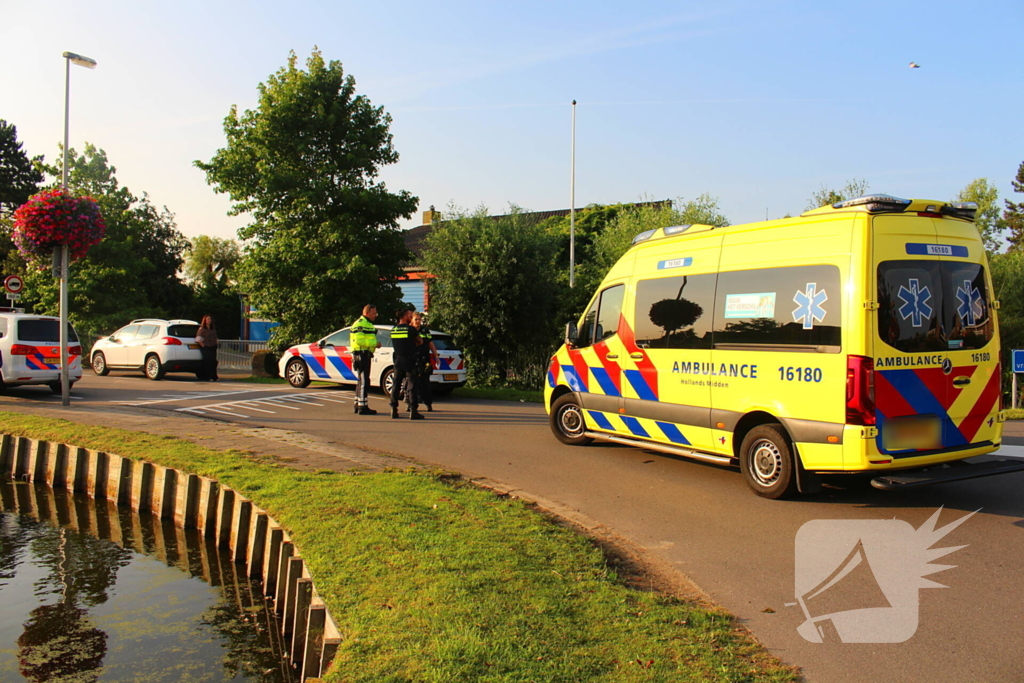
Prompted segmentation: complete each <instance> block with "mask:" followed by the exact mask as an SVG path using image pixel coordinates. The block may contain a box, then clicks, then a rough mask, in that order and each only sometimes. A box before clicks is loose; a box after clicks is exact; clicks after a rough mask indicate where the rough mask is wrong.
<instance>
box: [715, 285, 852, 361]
mask: <svg viewBox="0 0 1024 683" xmlns="http://www.w3.org/2000/svg"><path fill="white" fill-rule="evenodd" d="M841 301H842V289H841V288H840V286H839V268H837V267H836V266H828V265H820V266H792V267H789V268H758V269H754V270H736V271H729V272H724V273H720V274H719V275H718V288H717V290H716V292H715V331H714V335H715V348H716V349H718V348H723V349H727V348H739V347H750V346H757V347H762V348H764V349H765V350H779V351H786V350H790V349H793V348H794V347H804V348H805V349H806V350H812V349H813V350H817V351H823V352H825V353H839V352H840V350H841V346H842V325H841V321H842V316H841V308H840V302H841ZM773 347H774V348H773Z"/></svg>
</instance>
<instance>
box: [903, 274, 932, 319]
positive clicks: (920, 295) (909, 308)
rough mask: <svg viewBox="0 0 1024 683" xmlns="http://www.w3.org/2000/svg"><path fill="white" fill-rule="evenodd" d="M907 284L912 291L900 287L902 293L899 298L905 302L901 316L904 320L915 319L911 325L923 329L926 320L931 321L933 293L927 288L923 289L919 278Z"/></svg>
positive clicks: (912, 279) (911, 279)
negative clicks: (930, 304)
mask: <svg viewBox="0 0 1024 683" xmlns="http://www.w3.org/2000/svg"><path fill="white" fill-rule="evenodd" d="M907 284H909V285H910V289H907V288H906V287H904V286H903V285H900V291H899V292H898V293H897V296H898V297H899V298H900V299H902V300H903V305H902V306H900V315H901V316H903V319H904V320H906V319H907V318H913V319H912V320H911V321H910V324H911V325H913V326H914V327H921V325H923V324H924V321H925V320H930V319H931V317H932V307H931V306H929V305H928V301H929V299H931V298H932V293H931V291H929V289H928V288H927V287H921V286H920V283H919V282H918V280H917V278H910V282H908V283H907Z"/></svg>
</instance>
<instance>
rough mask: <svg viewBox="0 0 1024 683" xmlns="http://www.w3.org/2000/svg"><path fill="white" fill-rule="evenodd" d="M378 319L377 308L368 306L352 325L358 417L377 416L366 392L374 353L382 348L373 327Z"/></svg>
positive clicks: (356, 410)
mask: <svg viewBox="0 0 1024 683" xmlns="http://www.w3.org/2000/svg"><path fill="white" fill-rule="evenodd" d="M376 319H377V307H376V306H374V305H373V304H366V305H365V306H363V315H362V316H361V317H360V318H359V320H357V321H355V322H354V323H352V331H351V336H350V343H351V345H352V368H353V369H354V370H355V371H356V400H355V403H354V404H353V411H354V412H355V413H356V414H358V415H376V414H377V411H376V410H374V409H372V408H370V406H369V404H368V403H367V401H366V392H367V390H368V389H369V388H370V362H371V361H372V360H373V352H374V351H376V350H377V348H378V347H380V342H378V341H377V328H376V327H374V325H373V321H374V320H376Z"/></svg>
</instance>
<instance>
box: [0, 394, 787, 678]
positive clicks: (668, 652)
mask: <svg viewBox="0 0 1024 683" xmlns="http://www.w3.org/2000/svg"><path fill="white" fill-rule="evenodd" d="M0 430H2V431H3V432H6V433H9V434H16V435H21V436H29V437H32V438H36V439H45V440H52V441H60V442H64V443H71V444H75V445H78V446H85V447H88V448H94V449H98V450H103V451H107V452H111V453H117V454H119V455H122V456H127V457H133V458H139V459H145V460H149V461H151V462H155V463H159V464H161V465H165V466H168V467H174V468H178V469H181V470H185V471H189V472H194V473H198V474H201V475H204V476H208V477H213V478H216V479H218V480H219V481H220V482H222V483H223V484H225V485H227V486H230V487H231V488H233V489H235V490H237V491H238V492H239V493H241V494H242V495H244V496H245V497H247V498H249V499H251V500H252V501H253V502H254V503H255V504H256V505H259V506H260V507H262V508H264V509H265V510H267V511H268V512H269V513H270V514H271V515H272V516H273V517H274V518H275V519H277V520H278V522H280V523H281V524H282V525H283V526H285V527H286V528H287V529H288V531H289V533H290V534H291V535H292V538H293V540H294V542H295V543H296V545H297V547H298V548H300V549H301V552H302V555H303V557H304V558H305V560H306V562H307V563H308V566H309V569H310V571H311V573H312V575H313V576H314V577H315V580H316V585H317V590H318V591H319V593H320V594H321V596H322V597H323V599H324V601H325V602H326V603H327V605H328V607H329V609H330V610H331V613H332V614H333V615H334V617H335V619H336V620H338V622H339V623H338V626H339V628H340V630H341V632H342V635H343V638H344V642H343V643H342V646H341V648H340V650H339V651H338V655H337V657H336V659H335V661H334V665H333V666H332V669H331V672H330V673H329V674H328V675H327V676H326V680H328V681H345V682H352V683H355V682H364V681H365V682H366V683H369V682H371V681H372V682H373V683H381V682H392V683H398V682H400V681H401V682H407V681H424V682H431V683H442V682H444V683H448V682H450V681H487V682H489V683H498V682H501V683H506V682H508V683H512V682H515V683H526V682H528V681H545V682H549V683H553V682H565V683H568V682H570V681H573V682H579V681H587V682H602V683H612V682H614V683H632V682H639V681H645V682H655V681H659V682H660V681H665V682H668V681H792V680H796V673H795V672H794V670H793V669H791V668H790V667H788V666H786V665H784V664H782V663H780V662H779V661H778V660H776V659H775V658H773V657H772V656H770V655H768V654H767V653H766V652H765V651H764V650H763V649H762V648H761V647H760V646H759V645H757V644H756V643H755V642H754V641H753V640H752V639H751V638H750V637H749V636H748V635H747V634H746V632H744V631H742V630H741V629H740V628H738V627H737V626H736V624H735V622H734V620H733V619H732V617H731V616H730V615H728V614H726V613H724V612H722V611H718V610H714V609H706V608H703V607H698V606H694V605H692V604H688V603H684V602H682V601H680V600H678V599H674V598H671V597H665V596H660V595H656V594H653V593H646V592H641V591H637V590H634V589H631V588H628V587H626V586H625V585H623V584H622V582H621V581H620V580H619V579H618V577H617V576H616V575H615V573H614V571H613V570H612V569H610V567H609V564H608V562H607V561H606V559H605V557H604V555H603V554H602V553H601V551H600V550H598V549H597V548H596V546H595V545H594V544H593V543H592V542H591V541H590V540H588V539H586V538H585V537H583V536H580V535H579V534H577V533H574V532H573V531H571V530H568V529H565V528H563V527H561V526H559V525H558V524H556V523H554V522H553V521H551V520H549V519H547V518H546V517H544V516H542V515H540V514H538V513H537V512H535V511H533V510H532V509H530V508H529V507H528V506H527V505H525V504H524V503H522V502H521V501H517V500H510V499H503V498H498V497H496V496H494V495H493V494H491V493H489V492H486V491H482V490H480V489H477V488H475V487H473V486H471V485H468V484H466V483H464V482H463V481H462V480H460V479H458V478H456V477H451V476H446V475H444V474H442V473H438V472H435V473H423V472H412V471H390V472H381V473H374V474H365V473H364V474H355V473H340V472H332V471H326V470H325V471H320V472H317V473H308V472H300V471H297V470H294V469H290V468H288V467H287V466H286V465H284V464H282V463H280V462H276V461H272V460H269V459H267V458H261V457H259V456H257V455H254V454H252V453H246V452H240V451H215V450H211V449H208V448H204V447H201V446H198V445H196V444H193V443H191V442H188V441H184V440H181V439H176V438H173V437H162V436H155V435H149V434H142V433H136V432H129V431H124V430H119V429H111V428H106V427H92V426H88V425H80V424H76V423H73V422H67V421H65V420H57V419H51V418H42V417H35V416H26V415H22V414H19V413H8V412H0Z"/></svg>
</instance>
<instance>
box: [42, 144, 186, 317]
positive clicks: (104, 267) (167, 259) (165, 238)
mask: <svg viewBox="0 0 1024 683" xmlns="http://www.w3.org/2000/svg"><path fill="white" fill-rule="evenodd" d="M44 169H45V171H46V172H47V174H49V175H50V176H52V177H54V178H59V177H60V175H61V168H60V166H59V164H58V165H55V166H44ZM116 173H117V169H116V168H114V167H113V166H111V165H110V163H109V161H108V159H107V155H106V152H104V151H103V150H101V149H97V148H96V147H94V146H93V145H90V144H86V147H85V151H84V152H83V153H82V154H78V153H77V152H75V151H74V150H69V153H68V187H69V189H70V190H71V191H72V192H75V193H78V194H87V195H91V196H92V197H93V198H94V199H95V200H96V202H97V203H98V204H99V205H100V210H101V211H102V212H103V218H104V221H105V222H106V224H107V234H106V236H105V237H104V239H103V241H102V242H100V243H99V244H97V245H96V246H94V247H92V248H91V249H90V250H89V254H88V255H87V256H86V257H85V258H83V259H80V260H79V261H75V262H74V263H72V264H71V280H70V283H69V288H68V299H69V311H68V315H69V318H70V319H71V321H72V322H73V323H74V324H75V326H76V327H77V328H78V330H79V332H85V333H87V334H92V335H97V334H103V333H106V332H110V331H112V330H113V329H114V328H116V327H118V326H119V325H122V324H124V323H125V322H126V321H128V320H130V319H131V318H134V317H142V316H172V317H174V316H178V315H181V314H182V313H183V312H184V311H185V309H186V307H187V306H188V302H189V297H190V292H189V289H188V287H187V286H185V284H184V283H183V282H182V281H181V279H180V278H179V277H178V270H179V269H180V268H181V265H182V262H183V258H182V255H183V253H184V251H185V248H186V247H187V245H188V241H187V240H186V239H185V237H184V236H183V235H182V234H181V233H180V232H178V230H177V227H176V225H175V222H174V215H173V214H172V213H171V212H170V211H168V210H167V208H166V207H164V209H163V210H162V211H161V210H157V208H156V207H155V206H153V204H152V203H150V201H149V198H148V197H147V196H146V195H145V194H143V195H142V197H136V196H135V195H133V194H132V193H131V191H130V190H129V189H128V188H127V187H123V186H122V185H121V184H120V183H119V182H118V180H117V176H116V175H115V174H116ZM25 291H26V302H27V303H30V304H31V305H32V307H33V309H34V310H35V311H36V312H37V313H47V314H51V315H55V314H56V313H57V312H58V309H59V300H58V299H59V283H58V281H57V280H55V279H54V278H53V277H52V274H51V272H50V269H49V268H46V269H44V270H40V269H38V268H29V269H28V270H27V271H26V277H25Z"/></svg>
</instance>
